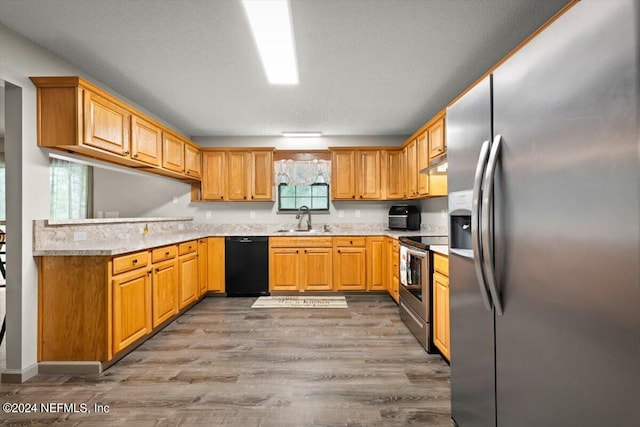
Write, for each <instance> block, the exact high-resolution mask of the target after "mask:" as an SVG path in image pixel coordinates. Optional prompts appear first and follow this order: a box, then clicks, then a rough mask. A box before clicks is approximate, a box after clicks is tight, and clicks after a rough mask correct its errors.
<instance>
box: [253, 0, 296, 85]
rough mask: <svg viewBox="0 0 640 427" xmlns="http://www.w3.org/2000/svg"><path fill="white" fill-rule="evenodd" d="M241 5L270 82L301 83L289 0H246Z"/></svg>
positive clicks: (275, 83) (283, 83)
mask: <svg viewBox="0 0 640 427" xmlns="http://www.w3.org/2000/svg"><path fill="white" fill-rule="evenodd" d="M242 4H243V6H244V11H245V12H246V14H247V18H248V19H249V25H250V26H251V32H252V33H253V39H254V40H255V41H256V46H257V47H258V52H259V53H260V59H262V66H263V67H264V71H265V73H266V74H267V80H269V83H271V84H274V85H277V84H282V85H295V84H298V64H297V60H296V49H295V43H294V40H293V24H292V21H291V5H290V3H289V0H243V1H242Z"/></svg>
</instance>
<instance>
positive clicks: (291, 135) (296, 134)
mask: <svg viewBox="0 0 640 427" xmlns="http://www.w3.org/2000/svg"><path fill="white" fill-rule="evenodd" d="M282 136H284V137H285V138H319V137H321V136H322V132H290V131H285V132H282Z"/></svg>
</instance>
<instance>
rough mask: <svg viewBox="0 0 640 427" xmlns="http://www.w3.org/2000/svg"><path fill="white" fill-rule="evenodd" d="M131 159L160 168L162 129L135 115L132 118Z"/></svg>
mask: <svg viewBox="0 0 640 427" xmlns="http://www.w3.org/2000/svg"><path fill="white" fill-rule="evenodd" d="M131 157H133V158H134V159H136V160H139V161H141V162H144V163H147V164H149V165H152V166H160V162H161V157H162V129H160V128H159V127H158V126H156V125H154V124H153V123H151V122H150V121H148V120H145V119H143V118H142V117H139V116H138V115H136V114H134V115H132V116H131Z"/></svg>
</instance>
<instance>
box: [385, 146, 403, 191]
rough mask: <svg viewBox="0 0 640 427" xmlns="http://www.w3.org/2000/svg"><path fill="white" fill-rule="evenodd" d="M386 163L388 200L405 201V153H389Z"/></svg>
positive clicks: (398, 151)
mask: <svg viewBox="0 0 640 427" xmlns="http://www.w3.org/2000/svg"><path fill="white" fill-rule="evenodd" d="M386 163H387V170H386V182H387V186H386V190H387V196H386V198H387V199H389V200H393V199H403V198H404V197H405V196H404V195H405V188H404V173H403V171H404V154H403V152H402V151H400V150H397V151H391V150H389V151H387V156H386Z"/></svg>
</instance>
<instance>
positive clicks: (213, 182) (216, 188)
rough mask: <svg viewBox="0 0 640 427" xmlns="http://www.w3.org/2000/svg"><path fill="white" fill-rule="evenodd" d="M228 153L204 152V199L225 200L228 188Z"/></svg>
mask: <svg viewBox="0 0 640 427" xmlns="http://www.w3.org/2000/svg"><path fill="white" fill-rule="evenodd" d="M226 158H227V153H226V152H224V151H203V152H202V199H203V200H224V199H225V193H226V188H227V179H226V177H227V174H226V170H227V169H226Z"/></svg>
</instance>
